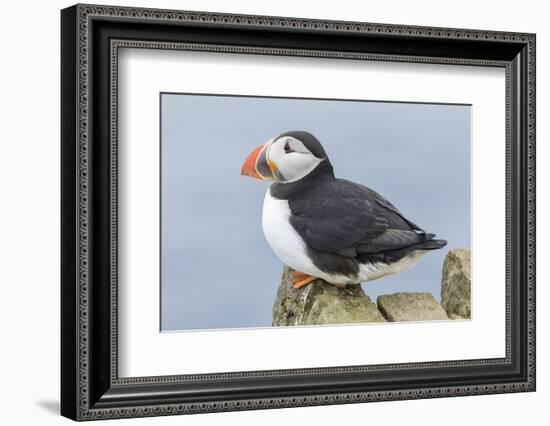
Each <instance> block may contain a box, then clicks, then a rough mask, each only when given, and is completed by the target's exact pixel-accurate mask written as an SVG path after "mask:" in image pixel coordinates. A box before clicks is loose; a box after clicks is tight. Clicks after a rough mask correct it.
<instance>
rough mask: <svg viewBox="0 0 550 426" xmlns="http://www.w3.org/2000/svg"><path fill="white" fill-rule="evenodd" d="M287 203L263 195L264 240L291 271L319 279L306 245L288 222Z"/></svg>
mask: <svg viewBox="0 0 550 426" xmlns="http://www.w3.org/2000/svg"><path fill="white" fill-rule="evenodd" d="M289 218H290V207H289V206H288V201H286V200H279V199H277V198H273V197H272V196H271V194H270V193H269V189H268V190H267V193H266V194H265V198H264V207H263V213H262V227H263V230H264V235H265V238H266V240H267V242H268V244H269V246H270V247H271V249H272V250H273V252H274V253H275V255H276V256H277V257H278V258H279V259H280V260H281V261H282V262H283V263H284V264H285V265H288V266H290V267H291V268H292V269H294V270H296V271H300V272H304V273H306V274H309V275H312V276H317V277H320V276H321V275H320V274H322V271H320V270H319V269H318V268H317V267H316V266H315V265H314V264H313V262H312V261H311V259H310V258H309V256H308V255H307V253H306V244H305V243H304V240H303V239H302V237H300V235H299V234H298V233H297V232H296V230H295V229H294V228H293V227H292V225H291V224H290V222H289Z"/></svg>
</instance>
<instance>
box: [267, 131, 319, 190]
mask: <svg viewBox="0 0 550 426" xmlns="http://www.w3.org/2000/svg"><path fill="white" fill-rule="evenodd" d="M267 159H268V164H270V166H271V167H272V170H273V175H274V176H275V180H277V181H279V182H281V183H288V182H295V181H297V180H300V179H302V178H303V177H304V176H307V175H308V174H309V173H311V171H312V170H313V169H315V167H317V166H318V165H319V163H320V162H321V161H323V160H322V159H320V158H317V157H316V156H315V155H313V154H312V153H311V151H310V150H309V149H307V148H306V147H305V145H304V144H303V143H302V141H300V140H299V139H296V138H294V137H292V136H283V137H281V138H279V139H276V140H275V141H273V142H272V143H271V145H270V146H269V147H268V151H267Z"/></svg>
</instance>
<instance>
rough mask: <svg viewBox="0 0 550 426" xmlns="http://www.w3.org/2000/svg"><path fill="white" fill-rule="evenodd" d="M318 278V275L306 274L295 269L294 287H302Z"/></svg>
mask: <svg viewBox="0 0 550 426" xmlns="http://www.w3.org/2000/svg"><path fill="white" fill-rule="evenodd" d="M317 279H318V278H317V277H312V276H311V275H308V274H304V273H303V272H298V271H294V278H293V279H292V287H293V288H300V287H303V286H305V285H307V284H309V283H310V282H312V281H315V280H317Z"/></svg>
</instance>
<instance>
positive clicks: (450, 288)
mask: <svg viewBox="0 0 550 426" xmlns="http://www.w3.org/2000/svg"><path fill="white" fill-rule="evenodd" d="M471 285H472V278H471V270H470V250H468V249H463V248H459V249H455V250H450V251H449V253H447V256H446V257H445V261H444V262H443V276H442V278H441V306H443V309H445V312H447V315H449V318H451V319H465V318H468V319H469V318H471Z"/></svg>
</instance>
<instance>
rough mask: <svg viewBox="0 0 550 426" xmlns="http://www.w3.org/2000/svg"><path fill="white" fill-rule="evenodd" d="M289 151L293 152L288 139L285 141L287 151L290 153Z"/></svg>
mask: <svg viewBox="0 0 550 426" xmlns="http://www.w3.org/2000/svg"><path fill="white" fill-rule="evenodd" d="M289 152H292V148H291V147H290V143H289V142H288V141H287V142H286V143H285V153H286V154H288V153H289Z"/></svg>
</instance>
